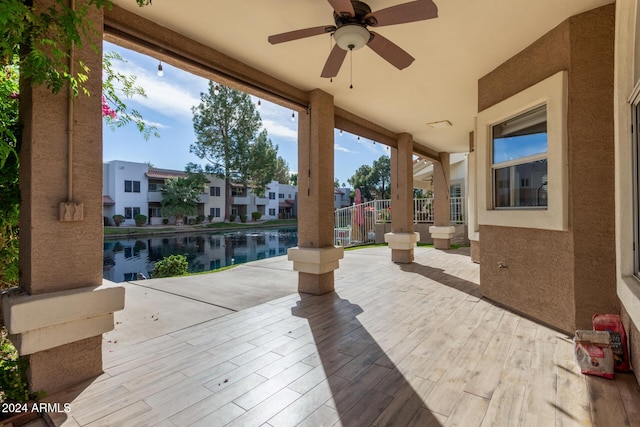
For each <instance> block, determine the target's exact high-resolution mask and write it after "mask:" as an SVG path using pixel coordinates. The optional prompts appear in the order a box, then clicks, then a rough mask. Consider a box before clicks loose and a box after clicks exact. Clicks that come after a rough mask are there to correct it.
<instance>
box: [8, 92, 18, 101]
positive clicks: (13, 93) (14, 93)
mask: <svg viewBox="0 0 640 427" xmlns="http://www.w3.org/2000/svg"><path fill="white" fill-rule="evenodd" d="M9 98H11V99H20V94H19V93H18V92H11V94H10V95H9Z"/></svg>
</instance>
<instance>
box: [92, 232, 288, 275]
mask: <svg viewBox="0 0 640 427" xmlns="http://www.w3.org/2000/svg"><path fill="white" fill-rule="evenodd" d="M297 245H298V230H297V229H296V228H281V229H260V230H243V231H233V232H225V233H220V232H217V233H193V234H191V233H176V234H172V235H163V236H156V237H148V238H137V239H105V241H104V258H103V261H104V262H103V273H102V277H104V278H105V279H107V280H110V281H112V282H116V283H119V282H124V281H128V280H137V277H138V273H142V274H144V275H145V277H147V278H149V277H151V271H153V266H154V265H155V263H156V261H159V260H161V259H162V258H164V257H167V256H169V255H184V256H186V257H187V261H188V262H189V272H191V273H195V272H200V271H209V270H216V269H218V268H222V267H226V266H228V265H233V264H242V263H245V262H249V261H255V260H258V259H265V258H270V257H275V256H280V255H286V253H287V249H288V248H291V247H295V246H297Z"/></svg>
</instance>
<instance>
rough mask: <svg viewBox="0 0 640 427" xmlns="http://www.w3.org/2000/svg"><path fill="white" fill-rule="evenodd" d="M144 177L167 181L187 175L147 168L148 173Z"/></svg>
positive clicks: (168, 170)
mask: <svg viewBox="0 0 640 427" xmlns="http://www.w3.org/2000/svg"><path fill="white" fill-rule="evenodd" d="M145 175H147V177H149V178H158V179H168V178H184V177H186V176H187V173H186V172H180V171H174V170H170V169H155V168H149V171H148V172H147V173H146V174H145Z"/></svg>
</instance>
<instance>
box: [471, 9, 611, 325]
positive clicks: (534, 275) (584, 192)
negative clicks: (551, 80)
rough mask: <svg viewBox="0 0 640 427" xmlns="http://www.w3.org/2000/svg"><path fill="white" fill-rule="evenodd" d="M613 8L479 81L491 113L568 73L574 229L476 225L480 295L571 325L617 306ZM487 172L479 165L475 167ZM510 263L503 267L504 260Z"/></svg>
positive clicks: (577, 21)
mask: <svg viewBox="0 0 640 427" xmlns="http://www.w3.org/2000/svg"><path fill="white" fill-rule="evenodd" d="M614 13H615V6H614V5H608V6H605V7H602V8H598V9H594V10H592V11H589V12H586V13H583V14H580V15H577V16H574V17H572V18H570V19H568V20H567V21H565V22H563V23H562V24H560V25H559V26H558V27H556V28H555V29H553V30H552V31H550V32H549V33H547V34H546V35H544V36H543V37H542V38H540V39H539V40H537V41H536V42H535V43H533V44H532V45H531V46H529V47H528V48H527V49H525V50H524V51H522V52H520V53H519V54H518V55H516V56H514V57H513V58H511V59H510V60H508V61H507V62H506V63H504V64H502V65H501V66H500V67H498V68H497V69H495V70H494V71H492V72H491V73H489V74H488V75H486V76H484V77H483V78H481V79H480V80H479V82H478V109H479V111H482V110H485V109H487V108H489V107H491V106H493V105H495V104H497V103H498V102H501V101H503V100H505V99H507V98H509V97H511V96H513V95H514V94H516V93H518V92H520V91H522V90H524V89H526V88H528V87H530V86H532V85H534V84H536V83H538V82H539V81H542V80H544V79H545V78H547V77H550V76H552V75H554V74H555V73H557V72H558V71H562V70H567V71H568V112H567V136H568V162H569V164H568V173H569V230H568V231H566V232H562V231H547V230H534V229H528V228H526V225H524V224H523V227H522V228H508V227H495V226H483V225H482V224H480V239H481V241H482V251H480V288H481V291H482V293H483V294H484V295H486V296H487V297H489V298H491V299H495V300H497V301H499V302H501V303H503V304H506V305H509V306H511V307H513V308H515V309H517V310H519V311H522V312H524V313H526V314H529V315H531V316H534V317H536V318H538V319H540V320H542V321H544V322H546V323H549V324H551V325H553V326H556V327H558V328H560V329H563V330H565V331H572V330H574V329H576V328H591V316H592V315H593V313H594V312H602V313H604V312H617V311H619V303H618V300H617V298H616V295H615V240H614V228H615V225H614V212H613V205H614V174H613V172H614V167H613V160H614V144H613V108H612V105H613V51H614V50H613V47H614V21H615V20H614ZM478 172H479V173H483V172H482V171H478ZM503 260H507V264H508V267H507V268H505V269H498V268H497V263H498V262H499V261H503Z"/></svg>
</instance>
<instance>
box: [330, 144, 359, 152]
mask: <svg viewBox="0 0 640 427" xmlns="http://www.w3.org/2000/svg"><path fill="white" fill-rule="evenodd" d="M333 149H334V150H335V151H344V152H345V153H355V151H351V150H349V149H348V148H345V147H342V146H341V145H340V144H333Z"/></svg>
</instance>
